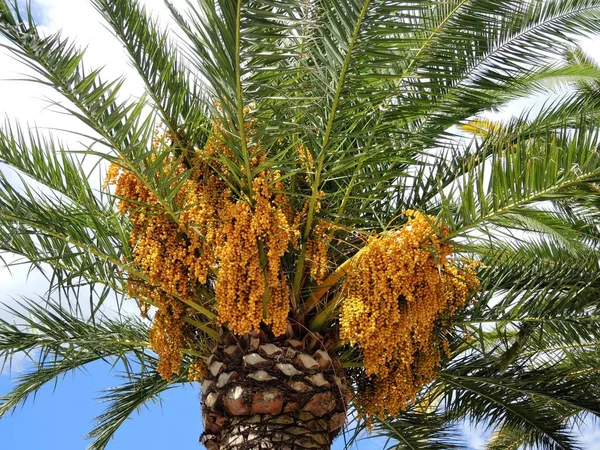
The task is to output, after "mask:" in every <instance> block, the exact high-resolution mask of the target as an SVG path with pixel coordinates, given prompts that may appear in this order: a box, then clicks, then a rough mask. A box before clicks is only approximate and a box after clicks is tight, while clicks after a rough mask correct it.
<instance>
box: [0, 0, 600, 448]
mask: <svg viewBox="0 0 600 450" xmlns="http://www.w3.org/2000/svg"><path fill="white" fill-rule="evenodd" d="M144 3H145V4H147V5H148V7H149V8H150V9H153V8H158V7H159V6H158V5H160V4H162V0H145V1H144ZM175 3H179V4H183V3H184V0H176V1H175ZM32 6H33V9H34V13H35V15H36V17H37V18H38V19H39V22H40V24H41V25H43V27H44V28H46V29H47V30H49V31H54V30H56V29H58V28H62V29H64V33H65V35H67V36H70V37H72V38H74V39H76V40H77V42H78V43H79V44H80V45H81V46H86V45H87V46H88V53H87V58H86V61H87V62H88V63H89V65H91V66H94V67H98V66H104V65H106V66H107V70H108V72H107V73H108V78H110V77H112V76H119V75H121V74H123V73H125V74H126V77H127V81H126V83H128V90H127V91H128V92H131V93H132V94H134V95H135V93H136V92H139V85H137V84H136V81H135V80H137V78H136V77H135V76H134V75H133V71H132V69H131V68H130V67H129V66H128V65H127V63H126V62H125V60H124V58H122V57H121V55H122V50H121V48H120V46H119V44H117V43H116V42H115V41H114V40H112V39H110V36H108V34H107V32H106V30H105V29H104V28H103V26H102V25H101V23H100V22H99V20H98V15H97V13H96V12H95V11H94V10H93V8H92V7H91V6H90V5H89V4H87V2H85V1H82V0H34V1H33V3H32ZM599 48H600V46H595V47H594V48H593V49H592V50H597V51H599V50H598V49H599ZM21 72H23V69H22V67H19V66H18V65H16V64H15V62H14V61H12V60H11V59H10V58H8V57H7V55H6V53H5V52H4V53H3V52H1V51H0V98H2V102H0V115H4V114H6V115H7V116H9V117H17V118H19V120H21V122H22V123H34V122H35V123H37V124H38V125H40V126H42V127H46V128H70V129H72V130H76V129H77V127H78V126H80V125H76V124H75V123H71V122H68V119H67V118H65V117H64V116H58V115H56V114H54V113H52V111H50V110H48V109H45V106H47V104H46V103H45V101H44V100H42V99H43V98H44V97H45V96H46V95H47V94H48V92H47V91H43V90H41V89H40V88H38V87H36V86H32V85H31V84H26V83H19V82H14V81H10V82H9V81H2V80H4V79H8V78H14V77H15V76H18V74H19V73H21ZM63 138H64V139H66V140H69V139H71V140H73V136H72V135H65V136H63ZM72 142H73V143H74V145H75V146H81V144H79V143H78V142H77V140H75V141H72ZM44 287H45V281H44V279H43V278H42V277H40V276H37V275H35V274H34V275H31V276H29V277H27V274H26V273H25V272H24V271H18V270H17V271H14V272H13V274H12V275H10V274H8V272H6V271H1V270H0V302H8V303H11V302H12V300H11V297H10V296H11V295H17V294H26V295H33V294H34V293H38V294H41V293H43V292H44ZM129 304H130V305H133V302H130V303H129ZM129 310H130V311H134V310H135V307H134V306H131V307H129ZM17 366H18V365H17ZM17 368H18V369H22V368H23V367H17ZM14 376H18V370H17V371H16V372H15V373H13V374H12V375H11V374H9V373H8V372H6V371H5V372H3V373H1V374H0V395H1V394H2V393H5V392H7V391H8V390H9V389H10V388H11V386H12V383H13V378H12V377H14ZM119 381H120V380H119V379H118V378H117V377H116V374H115V372H114V371H113V372H111V371H110V366H109V365H108V364H105V363H94V364H92V365H90V366H89V367H88V368H87V371H80V372H77V373H73V374H68V375H66V376H65V377H64V378H63V379H61V380H59V381H58V383H57V384H56V385H47V386H45V387H44V388H42V389H41V390H40V392H39V393H38V394H37V396H36V398H35V402H34V403H33V402H32V399H30V401H28V402H27V404H26V405H25V406H24V407H23V408H19V409H17V410H16V412H15V414H14V415H12V416H10V417H6V418H4V419H2V420H0V450H54V449H56V450H82V449H84V448H85V447H86V446H87V445H88V443H89V442H86V441H85V435H86V433H87V432H88V431H90V430H91V429H92V428H93V421H92V420H93V418H94V417H95V416H97V415H99V414H101V413H102V410H103V405H102V404H100V403H99V402H98V400H97V398H98V396H99V395H100V393H101V390H102V389H104V388H107V387H111V386H116V385H118V384H119ZM199 403H200V402H199V390H198V387H197V385H191V384H188V385H185V386H182V387H177V388H174V389H171V390H169V391H167V392H166V393H164V395H163V398H162V402H161V403H160V404H150V405H149V406H148V408H144V409H142V410H141V411H140V412H139V414H134V415H133V417H132V419H131V420H128V421H127V422H126V423H125V424H124V425H123V426H122V428H121V429H120V430H119V432H118V433H117V435H116V437H115V439H114V440H113V441H112V442H111V444H110V445H109V446H108V449H109V450H130V449H131V448H145V449H159V448H160V449H163V448H166V449H168V448H177V449H199V448H201V447H200V446H199V444H198V437H199V435H200V433H201V431H202V430H201V426H200V424H201V417H200V404H199ZM462 429H463V430H464V433H465V437H466V438H467V439H468V440H469V442H470V444H471V448H472V449H477V448H480V445H481V444H482V443H483V437H484V431H483V430H481V429H469V426H467V425H464V426H462ZM583 434H584V435H585V439H586V441H585V444H584V448H585V449H586V450H600V430H599V429H598V428H595V429H594V428H591V427H587V428H586V429H585V430H584V431H583ZM381 446H382V444H381V441H377V440H365V441H363V442H362V443H361V444H360V445H359V446H358V447H356V449H357V450H358V449H360V450H371V449H380V448H381ZM334 448H336V449H341V448H343V445H342V441H341V440H338V443H337V445H336V446H335V447H334Z"/></svg>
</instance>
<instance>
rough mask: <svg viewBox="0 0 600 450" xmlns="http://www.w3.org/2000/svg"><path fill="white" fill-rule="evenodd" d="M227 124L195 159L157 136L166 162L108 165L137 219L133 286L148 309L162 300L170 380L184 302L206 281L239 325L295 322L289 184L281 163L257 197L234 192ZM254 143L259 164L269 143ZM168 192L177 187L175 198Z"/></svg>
mask: <svg viewBox="0 0 600 450" xmlns="http://www.w3.org/2000/svg"><path fill="white" fill-rule="evenodd" d="M221 133H222V132H221V127H220V125H219V124H218V123H217V124H215V125H214V127H213V133H212V135H211V137H210V138H209V139H208V141H207V143H206V144H205V146H204V148H203V149H200V150H199V149H196V150H195V151H194V154H193V155H192V156H191V158H189V159H188V162H187V164H186V163H185V161H184V159H183V158H181V157H177V156H176V154H175V152H174V151H173V149H172V143H173V142H174V140H173V139H172V136H170V135H169V134H168V133H167V134H166V135H163V136H157V137H156V139H155V141H154V150H155V153H154V155H153V156H152V157H151V160H149V162H148V166H149V167H152V163H153V162H154V161H156V160H157V158H162V159H161V160H160V162H161V164H160V165H155V166H156V167H159V169H157V170H156V171H155V172H152V171H151V170H147V171H146V172H145V173H138V172H135V171H134V170H128V169H127V168H120V167H119V166H117V165H112V166H111V167H110V169H109V171H108V174H107V179H106V184H107V185H108V184H113V185H116V189H115V193H116V195H117V196H119V197H120V198H121V200H120V202H119V210H120V212H121V213H122V214H123V215H126V216H127V217H128V218H129V220H130V222H131V224H132V228H131V232H130V236H129V244H130V248H131V249H132V250H131V259H132V261H131V262H132V265H131V267H132V269H131V271H130V272H129V273H128V275H129V281H128V294H129V295H130V296H131V297H133V298H136V299H137V300H138V302H139V304H140V308H141V309H142V312H146V310H147V308H148V304H150V305H154V306H156V307H157V308H158V309H157V312H156V314H155V316H154V319H153V324H152V330H151V336H150V337H151V344H152V346H153V348H154V350H155V351H156V352H157V353H158V355H159V357H160V362H159V367H158V370H159V372H160V373H161V375H162V376H163V377H165V378H167V379H170V378H171V377H172V375H173V374H178V373H179V370H180V364H181V359H182V356H181V352H180V349H181V348H182V347H185V346H186V344H187V343H188V342H186V333H185V330H186V327H189V326H187V325H186V324H185V316H186V314H187V313H188V312H189V311H193V308H188V307H186V304H187V305H188V306H193V304H194V302H197V301H198V287H199V286H200V287H201V286H203V285H207V284H210V285H211V286H213V287H214V290H215V296H216V309H217V312H218V321H219V322H220V323H223V324H226V325H227V326H228V328H229V329H230V330H231V331H233V332H234V333H236V334H245V333H248V332H249V331H251V330H253V329H257V328H258V327H259V325H260V323H261V321H263V322H264V323H266V324H268V325H271V328H272V331H273V332H274V333H275V334H276V335H280V334H283V333H285V331H286V328H287V317H288V312H289V307H290V299H289V295H290V293H289V288H288V284H287V280H286V276H285V274H284V272H283V269H282V266H281V260H282V256H283V255H284V253H285V252H286V251H287V250H288V248H289V247H290V246H297V242H298V238H299V232H298V231H297V228H298V226H297V224H296V222H297V221H295V220H294V219H295V218H294V217H293V215H294V212H293V208H292V206H291V204H290V202H289V199H288V197H287V196H286V195H284V194H282V193H280V192H282V191H284V188H285V187H284V185H283V183H282V182H281V181H279V180H278V179H279V177H280V175H279V173H278V172H277V171H276V170H271V169H264V170H262V171H258V173H257V174H256V175H255V176H254V178H253V182H252V194H251V196H250V195H247V196H243V197H242V198H240V197H239V196H235V195H233V194H232V192H231V190H230V189H229V188H228V186H227V185H226V184H225V182H224V181H223V180H222V177H220V176H219V175H218V173H219V172H220V173H221V174H222V173H223V172H224V171H226V170H227V167H226V165H225V164H223V163H221V162H219V160H217V159H216V158H215V156H231V152H230V151H229V149H228V148H227V146H226V145H225V143H224V140H223V139H222V134H221ZM251 151H252V152H253V154H255V155H256V156H255V157H254V158H253V160H252V168H253V169H256V167H257V166H258V165H259V164H260V163H261V161H262V157H261V151H260V148H258V146H254V147H252V148H251ZM149 173H150V174H149ZM153 177H154V178H153ZM171 179H172V182H165V180H171ZM161 183H162V184H161ZM161 189H162V192H161V191H160V190H161ZM161 193H162V194H163V195H159V194H161ZM165 193H174V195H171V197H172V200H165V195H164V194H165ZM186 311H188V312H186Z"/></svg>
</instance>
